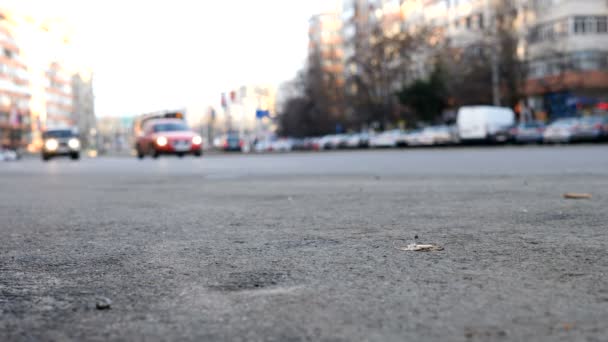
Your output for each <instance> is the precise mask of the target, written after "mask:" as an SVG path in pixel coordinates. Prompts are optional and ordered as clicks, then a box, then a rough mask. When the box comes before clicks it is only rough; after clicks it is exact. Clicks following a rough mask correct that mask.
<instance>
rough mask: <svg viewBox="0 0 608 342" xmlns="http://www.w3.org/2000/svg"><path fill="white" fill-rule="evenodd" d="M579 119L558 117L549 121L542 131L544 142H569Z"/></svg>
mask: <svg viewBox="0 0 608 342" xmlns="http://www.w3.org/2000/svg"><path fill="white" fill-rule="evenodd" d="M578 125H579V119H577V118H565V119H558V120H556V121H554V122H553V123H551V124H550V125H549V126H547V128H546V129H545V131H544V133H543V141H544V142H545V143H548V144H551V143H569V142H570V141H571V140H572V135H573V134H574V132H576V130H577V129H578Z"/></svg>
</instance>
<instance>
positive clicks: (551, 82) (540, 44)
mask: <svg viewBox="0 0 608 342" xmlns="http://www.w3.org/2000/svg"><path fill="white" fill-rule="evenodd" d="M527 5H528V7H529V9H530V10H531V16H530V17H531V19H532V20H530V26H529V30H528V39H527V43H528V50H527V59H528V61H529V80H528V82H527V86H526V92H527V93H528V94H529V95H530V104H531V106H532V107H533V108H535V109H537V110H544V111H548V112H549V113H550V114H551V115H553V116H566V115H572V114H573V113H574V112H576V111H577V110H578V109H579V108H580V107H581V106H582V107H585V106H592V105H593V104H595V103H597V102H600V101H608V2H606V1H605V0H530V1H528V4H527Z"/></svg>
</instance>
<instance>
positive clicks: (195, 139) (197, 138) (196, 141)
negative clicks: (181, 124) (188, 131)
mask: <svg viewBox="0 0 608 342" xmlns="http://www.w3.org/2000/svg"><path fill="white" fill-rule="evenodd" d="M202 142H203V138H201V137H200V136H198V135H197V136H195V137H193V138H192V144H194V145H200V144H201V143H202Z"/></svg>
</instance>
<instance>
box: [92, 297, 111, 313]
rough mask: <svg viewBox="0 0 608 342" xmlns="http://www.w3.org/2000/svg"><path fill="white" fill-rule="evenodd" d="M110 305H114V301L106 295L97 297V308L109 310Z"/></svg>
mask: <svg viewBox="0 0 608 342" xmlns="http://www.w3.org/2000/svg"><path fill="white" fill-rule="evenodd" d="M110 306H112V301H111V300H110V299H109V298H106V297H99V298H97V302H96V303H95V307H96V308H97V310H109V309H110Z"/></svg>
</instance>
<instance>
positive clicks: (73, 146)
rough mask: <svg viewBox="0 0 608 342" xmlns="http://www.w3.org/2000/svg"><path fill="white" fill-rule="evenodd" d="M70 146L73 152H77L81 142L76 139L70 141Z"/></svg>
mask: <svg viewBox="0 0 608 342" xmlns="http://www.w3.org/2000/svg"><path fill="white" fill-rule="evenodd" d="M68 146H69V147H70V148H71V149H72V150H77V149H79V148H80V140H78V139H76V138H72V139H70V140H69V141H68Z"/></svg>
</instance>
